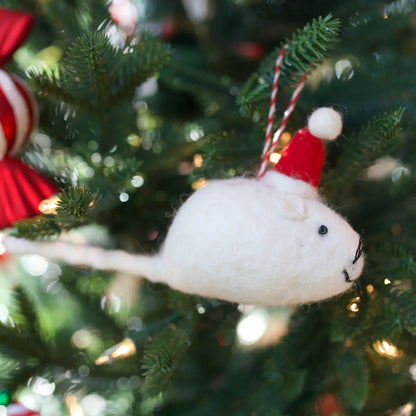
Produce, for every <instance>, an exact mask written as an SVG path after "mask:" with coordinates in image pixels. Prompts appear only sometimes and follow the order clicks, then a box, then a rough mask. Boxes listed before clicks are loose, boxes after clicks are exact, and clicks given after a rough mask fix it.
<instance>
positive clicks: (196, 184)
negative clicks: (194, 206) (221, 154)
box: [191, 178, 208, 191]
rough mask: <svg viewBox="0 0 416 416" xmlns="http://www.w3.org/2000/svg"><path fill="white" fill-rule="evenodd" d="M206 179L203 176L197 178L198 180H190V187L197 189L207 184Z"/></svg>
mask: <svg viewBox="0 0 416 416" xmlns="http://www.w3.org/2000/svg"><path fill="white" fill-rule="evenodd" d="M207 182H208V181H207V180H206V179H205V178H199V179H198V180H196V181H194V182H192V185H191V187H192V189H193V190H194V191H196V190H197V189H201V188H203V187H204V186H205V185H206V184H207Z"/></svg>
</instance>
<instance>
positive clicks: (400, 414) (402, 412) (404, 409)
mask: <svg viewBox="0 0 416 416" xmlns="http://www.w3.org/2000/svg"><path fill="white" fill-rule="evenodd" d="M414 408H415V405H414V404H413V403H406V404H405V405H403V406H400V407H399V408H398V409H397V410H396V411H395V412H394V413H392V415H391V416H411V414H412V412H413V409H414Z"/></svg>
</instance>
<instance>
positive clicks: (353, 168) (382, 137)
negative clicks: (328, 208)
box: [322, 108, 404, 193]
mask: <svg viewBox="0 0 416 416" xmlns="http://www.w3.org/2000/svg"><path fill="white" fill-rule="evenodd" d="M403 113H404V108H398V109H397V110H392V111H388V112H385V113H383V114H377V115H376V116H374V117H373V118H372V119H371V120H370V121H369V122H368V123H367V125H365V126H364V127H362V128H361V130H359V131H358V132H357V133H355V134H353V135H352V137H349V138H348V140H346V141H345V147H344V149H343V151H342V153H341V155H340V157H339V160H338V163H337V165H336V166H335V168H333V169H332V170H331V171H330V172H329V173H327V174H326V175H325V176H324V178H323V181H322V182H323V188H325V189H326V188H328V189H329V190H331V191H332V192H334V193H338V192H339V191H340V190H342V189H345V187H347V186H348V185H349V184H351V183H353V182H354V181H355V180H356V179H357V178H358V177H360V176H361V175H362V174H363V172H364V170H365V169H366V168H368V167H369V166H371V165H372V164H373V163H374V161H375V160H376V159H378V158H380V157H382V156H384V155H386V154H388V153H389V152H391V151H392V150H394V149H395V148H396V147H397V146H398V144H399V143H400V140H401V136H400V135H399V131H400V122H401V120H402V117H403Z"/></svg>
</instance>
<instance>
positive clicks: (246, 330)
mask: <svg viewBox="0 0 416 416" xmlns="http://www.w3.org/2000/svg"><path fill="white" fill-rule="evenodd" d="M266 328H267V316H266V315H265V314H264V313H262V312H261V311H254V312H252V313H250V314H249V315H247V316H245V317H244V318H243V319H242V320H241V321H240V322H239V324H238V325H237V337H238V341H239V342H240V344H242V345H253V344H255V343H256V342H257V341H258V340H259V339H260V338H261V336H262V335H263V334H264V332H265V331H266Z"/></svg>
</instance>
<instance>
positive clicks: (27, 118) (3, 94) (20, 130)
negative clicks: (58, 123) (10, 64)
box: [0, 69, 38, 160]
mask: <svg viewBox="0 0 416 416" xmlns="http://www.w3.org/2000/svg"><path fill="white" fill-rule="evenodd" d="M37 119H38V107H37V104H36V101H35V99H34V97H33V95H32V93H31V92H30V91H29V89H28V88H27V87H26V86H25V84H24V82H23V81H22V80H21V79H20V78H19V77H17V76H16V75H13V74H8V73H7V72H5V71H3V70H1V69H0V126H1V128H0V160H1V159H3V158H4V157H5V156H14V155H15V154H16V153H17V152H18V151H19V150H21V148H22V147H23V146H24V145H25V144H26V143H27V142H28V140H29V137H30V133H31V132H32V130H33V128H34V127H35V125H36V123H37Z"/></svg>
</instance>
